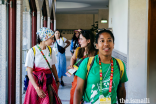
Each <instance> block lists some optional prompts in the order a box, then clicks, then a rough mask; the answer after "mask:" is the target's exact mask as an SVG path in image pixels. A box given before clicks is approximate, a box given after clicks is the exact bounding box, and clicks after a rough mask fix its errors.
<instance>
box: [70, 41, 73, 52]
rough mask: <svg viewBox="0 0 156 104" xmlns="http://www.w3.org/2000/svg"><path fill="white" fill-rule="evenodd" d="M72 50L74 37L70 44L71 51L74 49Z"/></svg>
mask: <svg viewBox="0 0 156 104" xmlns="http://www.w3.org/2000/svg"><path fill="white" fill-rule="evenodd" d="M72 50H73V39H72V41H71V44H70V51H72Z"/></svg>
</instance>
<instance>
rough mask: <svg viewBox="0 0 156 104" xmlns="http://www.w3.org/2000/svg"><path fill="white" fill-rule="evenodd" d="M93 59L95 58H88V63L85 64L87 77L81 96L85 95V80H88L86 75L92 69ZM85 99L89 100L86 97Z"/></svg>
mask: <svg viewBox="0 0 156 104" xmlns="http://www.w3.org/2000/svg"><path fill="white" fill-rule="evenodd" d="M94 59H95V56H93V57H89V59H88V63H87V75H86V80H85V85H84V89H83V95H84V93H86V91H85V90H86V88H87V78H88V74H89V72H90V69H91V68H92V66H93V63H94ZM87 99H88V100H89V97H88V96H87Z"/></svg>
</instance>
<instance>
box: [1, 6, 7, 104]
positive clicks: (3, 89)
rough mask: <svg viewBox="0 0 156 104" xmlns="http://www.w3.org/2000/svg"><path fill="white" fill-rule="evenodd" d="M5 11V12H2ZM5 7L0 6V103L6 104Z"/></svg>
mask: <svg viewBox="0 0 156 104" xmlns="http://www.w3.org/2000/svg"><path fill="white" fill-rule="evenodd" d="M4 11H5V12H4ZM7 18H8V17H7V6H6V5H5V4H4V5H2V4H1V5H0V102H1V103H2V104H6V101H7V96H6V95H8V89H7V85H8V83H7V75H8V73H7V67H8V64H7V57H8V55H7V48H8V47H7V45H8V43H7V42H8V40H7V28H6V27H7V25H6V24H7V23H8V21H7Z"/></svg>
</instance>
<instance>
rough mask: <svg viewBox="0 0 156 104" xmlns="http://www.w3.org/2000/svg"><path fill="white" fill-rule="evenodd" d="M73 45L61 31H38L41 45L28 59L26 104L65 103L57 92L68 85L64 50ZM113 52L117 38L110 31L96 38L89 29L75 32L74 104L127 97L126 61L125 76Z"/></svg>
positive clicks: (72, 62) (104, 103) (96, 103)
mask: <svg viewBox="0 0 156 104" xmlns="http://www.w3.org/2000/svg"><path fill="white" fill-rule="evenodd" d="M94 41H95V42H94ZM51 45H52V48H51V47H49V46H51ZM69 45H70V42H69V40H67V39H66V38H65V37H62V36H61V34H60V32H59V30H56V31H55V32H53V31H52V30H50V29H49V28H45V27H43V28H41V29H40V30H39V31H38V32H37V45H35V46H34V47H32V48H31V49H30V50H29V51H28V53H27V57H26V63H25V66H26V67H27V71H28V77H29V85H28V88H27V91H26V95H25V100H24V104H38V103H39V104H61V100H60V99H59V96H58V94H57V92H58V89H59V85H60V84H61V85H62V86H64V82H63V76H66V75H65V73H66V57H65V51H64V50H65V49H66V48H67V47H68V46H69ZM113 49H114V35H113V33H112V32H111V31H110V30H106V29H104V30H101V31H100V32H98V34H97V35H96V39H95V36H94V34H93V33H92V32H91V31H89V30H82V29H78V30H75V31H74V35H73V38H72V41H71V46H70V52H71V54H72V57H71V60H70V66H68V69H75V70H76V72H75V73H74V80H73V82H72V88H71V91H70V104H114V103H116V102H117V100H118V102H119V101H120V100H119V99H121V98H123V99H125V98H126V91H125V84H124V83H125V82H126V81H128V78H127V74H126V68H125V64H124V63H123V62H122V63H123V66H124V71H123V73H122V77H121V75H120V74H121V73H120V70H121V69H120V67H119V64H118V62H117V60H116V59H115V58H113V57H112V51H113ZM116 97H117V98H118V99H116ZM119 103H120V102H119Z"/></svg>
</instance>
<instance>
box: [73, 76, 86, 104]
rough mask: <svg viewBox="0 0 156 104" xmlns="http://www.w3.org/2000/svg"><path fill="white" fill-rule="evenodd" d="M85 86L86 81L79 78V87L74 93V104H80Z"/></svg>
mask: <svg viewBox="0 0 156 104" xmlns="http://www.w3.org/2000/svg"><path fill="white" fill-rule="evenodd" d="M84 84H85V80H83V79H81V78H79V77H77V86H76V89H75V93H74V104H80V102H81V99H82V95H83V89H84Z"/></svg>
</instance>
